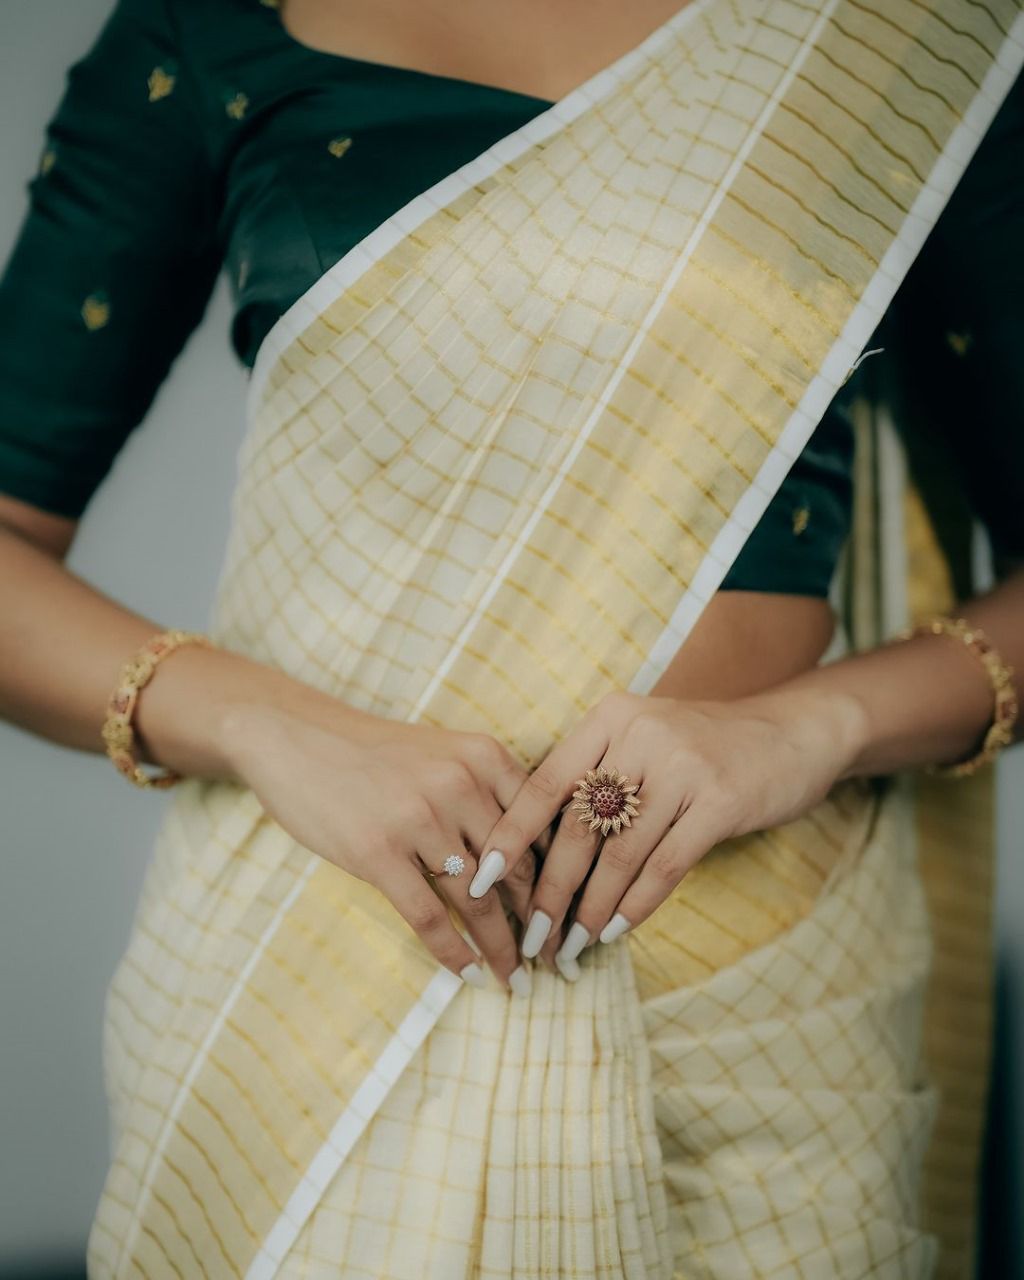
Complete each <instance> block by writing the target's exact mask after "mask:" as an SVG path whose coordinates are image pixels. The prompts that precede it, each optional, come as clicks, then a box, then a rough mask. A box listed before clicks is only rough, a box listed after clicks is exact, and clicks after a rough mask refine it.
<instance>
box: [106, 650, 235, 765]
mask: <svg viewBox="0 0 1024 1280" xmlns="http://www.w3.org/2000/svg"><path fill="white" fill-rule="evenodd" d="M212 643H213V642H212V641H211V640H210V638H209V636H205V635H203V634H202V633H201V632H199V631H181V630H179V629H178V628H171V629H169V630H167V631H158V632H157V633H156V635H153V636H150V638H149V639H148V640H147V641H146V643H145V644H144V645H143V646H142V647H141V648H140V649H139V650H138V651H137V652H136V653H135V654H134V655H133V656H132V657H131V658H129V659H128V661H127V662H126V663H125V664H124V666H123V667H122V668H121V674H120V676H119V677H118V681H117V684H116V685H115V687H114V690H113V692H112V693H111V695H110V697H109V698H108V700H107V712H106V718H105V720H104V722H103V728H102V729H101V730H100V733H101V735H102V738H103V741H104V742H105V743H106V746H107V755H108V756H109V757H110V759H111V760H112V761H113V762H114V765H115V767H116V768H117V769H118V771H119V772H120V773H123V774H124V776H125V777H126V778H127V779H128V781H129V782H134V783H135V785H136V786H139V787H155V788H157V789H159V790H163V789H164V788H166V787H172V786H173V785H174V784H175V783H176V782H180V781H181V775H180V774H178V773H174V772H173V770H170V769H168V770H166V771H165V772H164V773H159V774H148V773H145V772H144V771H143V769H142V767H141V766H140V765H139V763H138V762H137V761H136V759H135V755H134V744H135V733H134V731H133V729H132V713H133V712H134V710H135V704H136V702H137V701H138V698H139V691H140V689H142V687H143V686H144V685H145V684H146V682H147V681H148V680H149V678H150V676H151V675H152V674H153V671H154V669H155V668H156V664H157V663H158V662H159V661H160V659H161V658H165V657H166V656H167V655H168V654H169V653H170V652H171V651H172V650H173V649H177V648H178V646H179V645H182V644H203V645H208V646H211V647H212Z"/></svg>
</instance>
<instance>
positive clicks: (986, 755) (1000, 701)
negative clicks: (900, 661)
mask: <svg viewBox="0 0 1024 1280" xmlns="http://www.w3.org/2000/svg"><path fill="white" fill-rule="evenodd" d="M916 635H936V636H938V635H947V636H952V637H953V638H954V639H957V640H961V641H963V643H964V644H965V645H966V646H967V648H968V649H970V651H971V652H972V653H973V654H974V656H975V657H976V658H977V659H978V660H979V661H980V662H981V664H982V666H983V667H984V668H985V671H986V673H987V675H988V678H989V680H990V681H991V682H992V690H993V694H994V707H993V712H992V722H991V724H990V725H989V727H988V730H987V732H986V734H985V737H984V739H983V741H982V744H981V746H980V748H979V749H978V751H977V752H976V753H975V754H974V755H973V756H970V757H969V758H968V759H967V760H960V761H958V762H956V763H955V764H946V765H929V766H928V769H927V772H928V773H936V774H939V775H941V776H942V777H945V778H965V777H968V776H969V775H970V774H972V773H976V772H977V771H978V770H979V769H980V768H981V766H982V765H984V764H988V762H989V761H990V760H992V759H994V758H995V756H997V755H998V754H999V752H1000V751H1002V749H1003V748H1004V747H1008V746H1009V745H1010V743H1011V742H1012V741H1013V726H1014V725H1015V724H1016V722H1017V714H1018V710H1019V705H1020V704H1019V701H1018V698H1017V692H1016V690H1015V689H1014V685H1013V667H1011V666H1010V665H1009V663H1007V662H1004V661H1003V659H1002V657H1000V655H999V652H998V651H997V650H996V649H995V647H994V646H993V645H992V642H991V641H990V640H989V638H988V636H987V635H986V634H985V632H984V631H982V629H981V628H980V627H976V626H973V625H972V624H971V623H969V622H968V621H967V620H966V618H948V617H944V616H940V617H936V618H930V619H929V620H928V621H927V622H922V623H920V624H919V625H918V626H916V627H910V628H908V629H907V630H906V631H901V632H900V633H899V634H898V635H896V636H894V637H893V638H894V639H896V640H909V639H910V638H911V636H916Z"/></svg>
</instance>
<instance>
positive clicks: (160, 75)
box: [146, 67, 177, 102]
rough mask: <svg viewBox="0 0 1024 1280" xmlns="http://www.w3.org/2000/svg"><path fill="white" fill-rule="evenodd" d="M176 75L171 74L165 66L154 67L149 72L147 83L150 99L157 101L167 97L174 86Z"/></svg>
mask: <svg viewBox="0 0 1024 1280" xmlns="http://www.w3.org/2000/svg"><path fill="white" fill-rule="evenodd" d="M176 79H177V77H176V76H173V75H171V73H170V72H169V71H167V70H166V68H164V67H154V68H153V70H152V71H151V72H150V73H149V78H148V79H147V81H146V84H147V85H148V86H149V100H150V102H156V101H157V100H158V99H160V98H166V97H167V95H168V94H169V93H170V92H171V90H172V89H173V88H174V82H175V80H176Z"/></svg>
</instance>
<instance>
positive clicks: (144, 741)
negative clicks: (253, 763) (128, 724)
mask: <svg viewBox="0 0 1024 1280" xmlns="http://www.w3.org/2000/svg"><path fill="white" fill-rule="evenodd" d="M295 716H301V717H303V718H304V719H307V720H313V721H314V722H315V723H318V724H321V725H323V726H324V727H329V728H332V729H336V730H337V731H338V732H339V733H341V734H343V735H345V736H349V737H351V738H352V739H353V740H354V741H358V740H362V739H364V738H366V739H368V738H369V735H370V730H371V726H372V725H374V724H376V723H377V722H378V721H379V717H376V716H372V715H369V714H368V713H366V712H363V711H360V710H359V709H358V708H355V707H351V706H349V705H348V704H346V703H344V702H342V701H340V700H339V699H337V698H332V697H330V696H329V695H328V694H325V693H323V692H322V691H321V690H319V689H317V688H315V687H313V686H312V685H308V684H305V683H303V682H302V681H300V680H297V679H295V678H294V677H292V676H290V675H288V674H287V672H284V671H281V670H279V669H278V668H276V667H271V666H269V665H267V664H266V663H262V662H257V661H255V660H253V659H251V658H248V657H246V656H245V655H244V654H239V653H235V652H233V651H231V650H228V649H223V648H219V647H216V646H215V647H213V648H206V647H200V646H195V645H185V646H182V648H181V649H180V650H179V651H177V652H175V653H174V654H172V655H170V656H169V657H168V659H167V660H166V661H165V662H163V663H161V664H160V666H159V667H158V669H157V670H156V671H155V672H154V675H153V677H152V679H151V680H150V681H149V683H148V684H147V686H146V688H145V689H144V690H143V691H142V694H141V696H140V698H139V702H138V705H137V707H136V711H135V735H136V748H137V754H138V757H139V759H140V760H144V761H146V762H148V763H152V764H159V765H162V766H163V767H164V768H167V769H172V770H174V772H176V773H180V774H181V775H182V776H185V777H189V776H192V777H195V776H199V777H204V778H210V779H218V780H226V781H232V782H242V783H244V781H245V761H246V759H248V758H249V757H250V755H251V752H252V751H253V750H261V749H262V744H263V743H264V742H268V741H269V740H270V735H271V734H272V733H273V728H274V724H275V722H276V721H279V720H280V721H283V720H286V719H287V718H289V717H295Z"/></svg>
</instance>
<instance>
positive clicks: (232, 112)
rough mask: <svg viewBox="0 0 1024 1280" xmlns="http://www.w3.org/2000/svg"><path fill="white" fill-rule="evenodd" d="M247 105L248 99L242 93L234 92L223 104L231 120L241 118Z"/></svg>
mask: <svg viewBox="0 0 1024 1280" xmlns="http://www.w3.org/2000/svg"><path fill="white" fill-rule="evenodd" d="M248 105H249V99H248V98H247V97H246V96H245V94H244V93H236V94H235V95H234V97H233V98H229V99H228V100H227V102H225V104H224V110H225V111H226V112H227V113H228V115H229V116H230V117H231V119H232V120H241V118H242V117H243V116H244V115H245V109H246V107H248Z"/></svg>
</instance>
